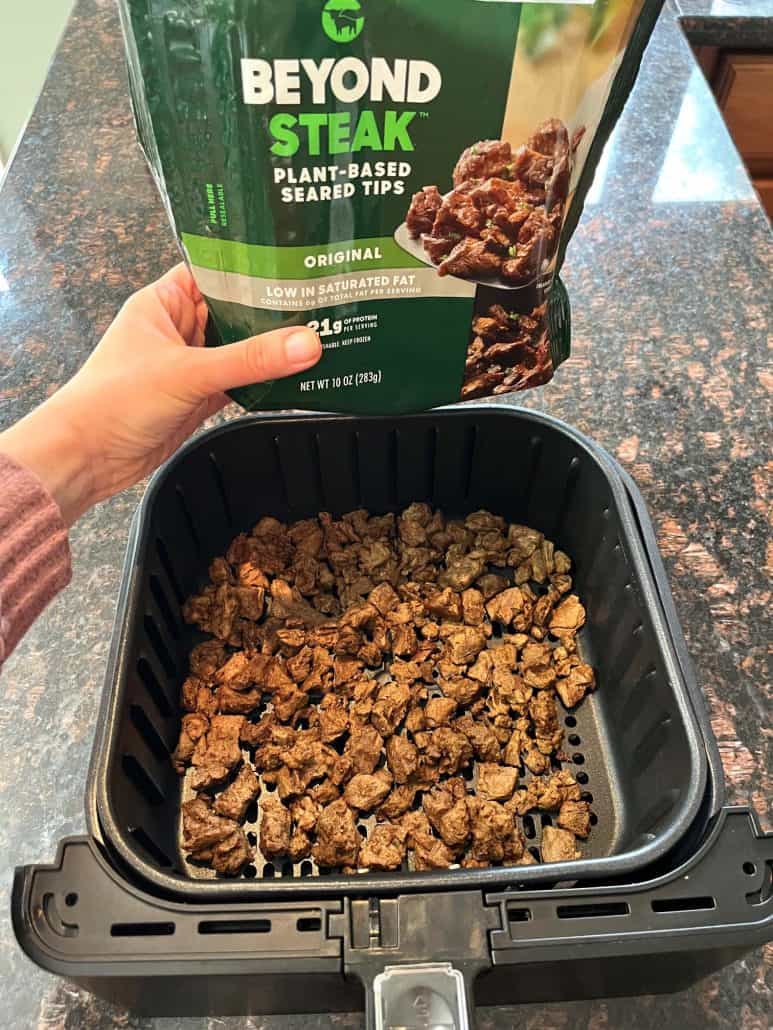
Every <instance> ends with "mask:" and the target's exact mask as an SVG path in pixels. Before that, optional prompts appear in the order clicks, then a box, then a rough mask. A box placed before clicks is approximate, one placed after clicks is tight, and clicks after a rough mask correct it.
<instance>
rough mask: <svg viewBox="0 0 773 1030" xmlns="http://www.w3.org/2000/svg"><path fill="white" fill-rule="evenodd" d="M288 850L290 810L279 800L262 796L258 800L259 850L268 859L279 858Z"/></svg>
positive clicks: (265, 795) (266, 795) (269, 796)
mask: <svg viewBox="0 0 773 1030" xmlns="http://www.w3.org/2000/svg"><path fill="white" fill-rule="evenodd" d="M289 848H290V810H289V809H288V808H285V806H284V805H283V804H282V802H281V801H280V800H279V798H277V797H274V796H273V795H271V794H264V795H263V797H262V798H261V800H260V850H261V852H262V853H263V855H264V856H265V857H266V858H268V859H272V858H281V856H282V855H286V854H287V852H288V850H289Z"/></svg>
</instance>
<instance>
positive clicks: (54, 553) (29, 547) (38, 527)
mask: <svg viewBox="0 0 773 1030" xmlns="http://www.w3.org/2000/svg"><path fill="white" fill-rule="evenodd" d="M70 576H71V567H70V547H69V543H68V540H67V527H66V526H65V524H64V522H63V521H62V516H61V514H60V512H59V508H58V506H57V504H56V502H55V501H54V499H53V498H52V497H51V495H50V494H49V493H48V491H47V490H46V489H45V487H44V486H43V484H42V483H41V482H40V480H39V479H38V478H37V476H35V475H34V474H33V473H32V472H30V471H29V470H28V469H25V468H23V467H22V466H21V465H18V464H17V463H16V462H15V461H12V460H11V459H10V458H9V457H7V456H6V455H3V454H0V668H1V667H2V664H3V661H4V660H5V659H6V658H7V657H8V655H9V654H10V653H11V651H12V650H13V649H14V647H15V646H16V644H17V643H18V642H19V640H20V639H21V637H22V636H23V635H24V634H25V633H26V631H27V630H28V629H29V627H30V626H31V625H32V623H33V622H34V621H35V619H36V618H37V617H38V615H40V613H41V612H42V611H43V609H44V608H45V607H46V605H47V604H48V603H49V601H51V600H52V599H53V598H54V597H55V596H56V595H57V594H58V593H59V591H60V590H62V589H63V588H64V587H66V586H67V584H68V583H69V582H70Z"/></svg>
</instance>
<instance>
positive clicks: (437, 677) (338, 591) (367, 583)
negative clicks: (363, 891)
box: [173, 503, 595, 875]
mask: <svg viewBox="0 0 773 1030" xmlns="http://www.w3.org/2000/svg"><path fill="white" fill-rule="evenodd" d="M570 567H571V561H570V559H569V557H568V556H567V555H566V554H564V553H563V552H562V551H559V550H557V549H556V548H555V547H554V545H553V544H552V543H551V542H550V541H549V540H546V539H545V538H544V537H543V536H542V534H541V533H539V532H537V531H536V530H534V529H530V528H528V527H527V526H522V525H516V524H508V523H506V522H505V520H504V519H503V518H501V517H499V516H497V515H492V514H491V513H489V512H486V511H477V512H474V513H473V514H471V515H468V516H467V518H465V519H464V520H449V519H446V518H445V517H444V516H443V514H442V513H441V512H440V511H436V510H433V509H432V508H431V507H430V506H429V505H427V504H423V503H414V504H412V505H410V507H408V508H407V509H406V510H405V511H403V512H402V513H401V514H400V515H397V516H395V515H393V514H388V515H382V516H371V515H369V514H368V513H367V512H366V511H363V510H359V511H354V512H351V513H349V514H347V515H344V516H343V517H342V518H341V519H340V520H336V519H334V518H333V517H332V516H331V515H329V514H326V513H321V514H320V515H319V516H318V518H313V519H305V520H303V521H301V522H296V523H294V524H292V525H289V526H287V525H284V524H282V523H280V522H278V521H277V520H276V519H273V518H268V517H266V518H263V519H261V521H260V522H259V523H258V524H257V525H256V526H255V527H254V529H253V530H252V532H251V533H250V534H241V535H240V536H238V537H237V538H236V539H235V540H234V541H233V543H232V544H231V546H230V547H229V549H228V552H227V554H226V556H225V557H224V558H217V559H215V560H214V562H213V563H212V565H211V566H210V570H209V576H210V584H209V585H208V586H207V587H205V589H204V590H203V592H202V593H201V594H199V595H197V596H194V597H191V598H190V599H189V600H188V601H187V602H186V604H185V606H184V615H185V618H186V620H187V621H188V622H189V623H193V624H195V625H197V626H198V627H199V628H200V629H201V630H203V631H204V632H205V633H207V634H210V635H211V638H210V639H208V640H205V641H204V642H203V643H201V644H199V645H198V646H196V647H195V648H194V650H193V651H192V652H191V656H190V674H189V676H188V678H187V679H186V680H185V682H184V684H183V687H182V707H183V709H184V710H185V712H186V713H187V714H185V715H184V716H183V720H182V728H181V733H180V740H179V743H178V745H177V749H176V751H175V753H174V755H173V761H174V764H175V768H176V769H177V770H178V772H179V773H180V774H181V775H186V776H187V781H186V788H187V789H188V793H189V794H192V796H191V798H190V800H187V801H185V802H184V803H183V806H182V824H183V848H184V850H185V852H186V853H187V854H188V855H189V856H191V858H192V859H193V860H195V861H197V862H199V863H203V864H206V865H209V866H211V867H212V868H213V869H214V870H216V871H217V872H218V873H221V874H225V875H235V874H238V873H240V872H242V871H243V870H245V867H246V869H247V871H248V872H249V871H250V870H252V873H253V875H254V871H255V870H254V866H252V865H251V863H252V862H253V860H254V859H255V858H256V852H255V848H256V847H257V848H259V850H260V854H261V855H262V856H263V858H264V859H265V860H267V861H269V862H272V863H273V862H275V861H279V862H280V863H281V862H290V863H303V862H305V861H309V862H311V861H313V862H315V863H316V865H317V867H318V868H321V869H340V870H344V871H346V872H355V871H357V870H365V869H369V870H388V869H400V868H403V867H406V864H407V866H408V867H410V868H412V869H415V870H425V869H436V868H446V867H448V866H451V865H455V864H460V865H462V866H464V867H467V868H477V867H485V866H489V865H492V864H498V863H504V864H513V865H524V864H532V863H534V862H536V861H538V860H539V858H540V857H541V859H542V860H543V861H559V860H570V859H573V858H577V857H579V856H580V854H581V851H580V845H579V843H578V838H579V839H584V838H586V837H587V836H588V835H589V833H590V831H591V821H592V820H591V811H590V803H589V801H588V800H586V799H585V798H584V797H583V794H582V790H581V786H580V784H579V783H578V782H577V780H576V779H575V778H574V776H573V775H572V773H571V772H570V771H569V769H568V768H564V767H563V763H564V762H565V761H567V756H566V755H565V754H564V752H563V750H562V745H563V736H564V733H563V729H562V728H561V727H562V720H561V718H560V713H561V712H562V710H563V709H564V708H566V709H569V708H574V707H575V706H576V705H578V704H579V703H580V702H581V701H582V699H583V698H584V696H585V694H586V693H587V692H588V691H589V690H592V689H593V688H594V686H595V677H594V672H593V669H592V668H591V667H590V666H589V665H587V664H586V663H585V662H583V660H582V658H581V657H580V654H579V653H578V648H577V633H578V631H579V630H580V629H581V627H582V626H583V624H584V622H585V609H584V607H583V605H582V603H581V602H580V600H579V598H578V597H577V596H576V595H575V594H573V593H572V579H571V576H570V574H569V571H570ZM256 801H257V805H256V804H255V802H256ZM256 809H257V812H256ZM535 809H537V810H540V811H542V812H544V813H549V815H548V816H547V817H546V818H545V819H544V822H546V823H547V825H545V827H544V830H543V834H542V840H541V854H540V851H539V850H538V849H537V848H536V847H532V848H531V850H530V848H529V847H528V846H527V841H526V840H525V839H524V835H523V832H522V824H521V820H522V819H523V817H524V816H526V817H527V818H528V813H530V812H531V811H532V810H535ZM245 820H246V825H247V829H245ZM250 827H252V828H253V829H250ZM308 868H309V869H311V868H312V867H311V865H309V867H308Z"/></svg>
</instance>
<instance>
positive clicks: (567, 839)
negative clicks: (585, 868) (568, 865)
mask: <svg viewBox="0 0 773 1030" xmlns="http://www.w3.org/2000/svg"><path fill="white" fill-rule="evenodd" d="M540 852H541V854H542V861H543V862H572V861H574V859H576V858H581V857H582V852H581V851H579V850H578V848H577V841H576V839H575V836H574V834H573V833H570V832H569V831H568V830H560V829H558V828H557V827H555V826H544V827H543V828H542V846H541V847H540Z"/></svg>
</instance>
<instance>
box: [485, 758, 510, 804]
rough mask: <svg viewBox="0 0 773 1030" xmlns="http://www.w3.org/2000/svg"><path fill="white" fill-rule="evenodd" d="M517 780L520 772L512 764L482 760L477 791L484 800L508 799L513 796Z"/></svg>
mask: <svg viewBox="0 0 773 1030" xmlns="http://www.w3.org/2000/svg"><path fill="white" fill-rule="evenodd" d="M517 782H518V772H517V770H516V769H514V768H513V767H512V766H510V765H496V764H495V763H493V762H481V764H480V765H479V766H478V782H477V786H476V793H477V795H478V797H480V798H482V799H483V800H484V801H506V800H507V799H508V798H509V797H512V794H513V791H514V790H515V785H516V783H517Z"/></svg>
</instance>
